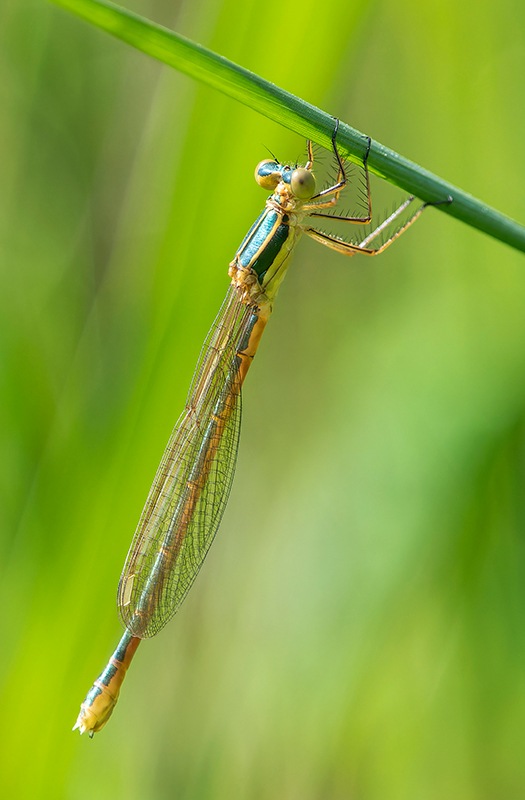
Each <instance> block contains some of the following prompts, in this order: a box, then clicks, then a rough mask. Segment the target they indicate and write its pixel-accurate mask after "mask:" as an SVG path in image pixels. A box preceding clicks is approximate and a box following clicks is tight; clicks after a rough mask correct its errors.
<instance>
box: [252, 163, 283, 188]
mask: <svg viewBox="0 0 525 800" xmlns="http://www.w3.org/2000/svg"><path fill="white" fill-rule="evenodd" d="M282 171H283V168H282V166H281V165H280V164H278V163H277V161H274V160H273V158H265V159H264V161H260V162H259V163H258V164H257V166H256V167H255V180H256V181H257V183H258V184H259V186H262V188H263V189H268V190H269V191H271V190H273V189H275V187H276V186H277V184H278V183H279V181H280V180H281V175H282Z"/></svg>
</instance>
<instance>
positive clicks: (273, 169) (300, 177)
mask: <svg viewBox="0 0 525 800" xmlns="http://www.w3.org/2000/svg"><path fill="white" fill-rule="evenodd" d="M255 180H256V181H257V183H258V184H259V186H262V188H263V189H267V190H269V191H273V190H274V189H276V188H277V186H278V185H279V183H280V182H281V181H283V183H285V184H287V185H288V186H289V187H290V190H291V192H292V194H293V196H294V197H296V198H297V199H298V200H310V198H311V197H313V196H314V194H315V177H314V174H313V172H312V171H311V170H310V169H307V168H306V167H295V168H294V169H291V168H290V167H288V166H283V164H279V163H278V162H277V161H275V160H274V159H271V158H265V159H264V161H260V162H259V163H258V164H257V166H256V168H255Z"/></svg>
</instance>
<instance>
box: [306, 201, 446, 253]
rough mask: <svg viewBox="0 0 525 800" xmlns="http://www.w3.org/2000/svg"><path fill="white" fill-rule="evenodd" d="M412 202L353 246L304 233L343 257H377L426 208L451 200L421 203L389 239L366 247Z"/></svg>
mask: <svg viewBox="0 0 525 800" xmlns="http://www.w3.org/2000/svg"><path fill="white" fill-rule="evenodd" d="M414 200H415V198H414V196H413V195H412V196H411V197H408V198H407V199H406V200H405V201H404V202H403V203H401V205H400V206H399V208H396V210H395V211H394V212H393V213H392V214H390V216H389V217H387V218H386V219H385V220H383V222H381V223H380V225H378V226H377V228H374V230H373V231H371V232H370V233H369V234H368V236H366V237H365V238H364V239H363V240H362V241H361V242H359V244H353V243H352V242H345V241H344V240H342V239H338V238H337V237H336V236H332V235H331V234H329V233H323V231H318V230H316V229H315V228H305V229H304V232H305V233H307V234H308V236H311V237H312V239H315V240H316V241H317V242H320V243H321V244H324V245H326V247H331V248H332V249H333V250H336V251H337V252H338V253H342V254H343V255H347V256H353V255H355V254H356V253H364V254H365V255H367V256H377V255H379V253H382V252H383V250H386V248H387V247H389V246H390V245H391V244H392V242H394V241H395V240H396V239H398V238H399V237H400V236H401V234H402V233H404V232H405V231H406V230H407V229H408V228H410V226H411V225H413V224H414V222H415V221H416V219H417V218H418V217H420V216H421V214H422V213H423V211H424V210H425V208H427V207H428V206H440V205H444V204H447V205H448V204H449V203H452V200H453V198H452V197H451V196H450V195H449V196H448V197H447V199H446V200H437V201H435V202H427V203H423V204H422V205H421V206H419V208H417V209H416V210H415V212H414V213H413V214H412V216H411V217H409V218H408V220H407V221H406V222H405V223H403V225H401V227H400V228H398V229H397V231H395V232H394V233H393V234H392V236H389V238H388V239H387V240H386V241H384V242H383V243H382V244H381V245H380V246H379V247H376V248H374V247H368V245H369V244H370V242H372V241H373V240H374V239H375V238H376V237H377V236H379V234H380V233H382V231H384V230H385V229H386V228H388V226H389V225H391V224H392V222H394V221H395V220H396V219H397V218H398V217H399V216H400V215H401V214H402V213H403V211H405V209H407V208H408V206H409V205H410V203H412V202H413V201H414ZM312 216H317V217H325V218H326V219H329V220H333V219H340V220H343V221H348V222H353V221H354V220H353V219H352V218H351V217H333V216H332V215H331V214H315V215H312Z"/></svg>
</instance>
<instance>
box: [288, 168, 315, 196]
mask: <svg viewBox="0 0 525 800" xmlns="http://www.w3.org/2000/svg"><path fill="white" fill-rule="evenodd" d="M290 188H291V190H292V192H293V194H294V195H295V196H296V197H297V199H298V200H310V198H311V197H313V196H314V194H315V177H314V174H313V172H311V171H310V170H309V169H306V168H305V167H297V169H294V171H293V172H292V180H291V181H290Z"/></svg>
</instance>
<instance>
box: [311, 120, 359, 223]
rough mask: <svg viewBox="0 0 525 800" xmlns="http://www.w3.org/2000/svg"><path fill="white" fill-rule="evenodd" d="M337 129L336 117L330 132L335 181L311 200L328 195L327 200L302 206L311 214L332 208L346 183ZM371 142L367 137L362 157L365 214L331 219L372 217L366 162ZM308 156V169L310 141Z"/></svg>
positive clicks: (352, 219) (357, 220) (357, 221)
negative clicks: (332, 130) (365, 203)
mask: <svg viewBox="0 0 525 800" xmlns="http://www.w3.org/2000/svg"><path fill="white" fill-rule="evenodd" d="M338 130H339V120H338V119H336V121H335V127H334V132H333V134H332V149H333V151H334V155H335V158H336V161H337V165H338V172H337V182H336V183H335V184H334V185H333V186H329V187H328V188H326V189H323V190H322V191H321V192H319V193H318V194H316V195H314V196H313V197H312V200H316V199H318V198H326V197H329V198H330V199H329V200H326V201H325V200H323V199H321V202H312V203H308V204H307V205H305V206H303V209H304V210H305V211H310V215H311V216H324V215H323V214H317V210H318V209H320V208H333V206H335V205H336V204H337V202H338V200H339V195H340V193H341V192H342V190H343V189H344V188H345V186H346V184H347V177H346V172H345V167H344V163H343V159H342V158H341V154H340V153H339V149H338V147H337V141H336V139H337V131H338ZM371 144H372V139H371V138H370V137H368V145H367V148H366V152H365V155H364V157H363V168H364V172H365V187H366V200H367V212H368V213H367V215H366V216H364V217H348V216H345V217H337V216H336V217H333V219H340V220H344V221H346V222H354V223H356V224H367V223H369V222H370V220H371V219H372V197H371V193H370V176H369V173H368V163H367V162H368V155H369V153H370V147H371ZM308 157H309V162H308V164H309V165H310V166H308V164H307V169H310V168H311V164H312V163H313V152H312V146H311V142H310V141H308Z"/></svg>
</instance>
